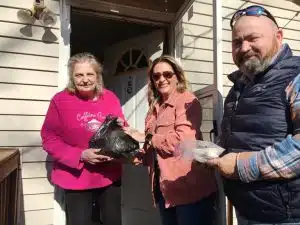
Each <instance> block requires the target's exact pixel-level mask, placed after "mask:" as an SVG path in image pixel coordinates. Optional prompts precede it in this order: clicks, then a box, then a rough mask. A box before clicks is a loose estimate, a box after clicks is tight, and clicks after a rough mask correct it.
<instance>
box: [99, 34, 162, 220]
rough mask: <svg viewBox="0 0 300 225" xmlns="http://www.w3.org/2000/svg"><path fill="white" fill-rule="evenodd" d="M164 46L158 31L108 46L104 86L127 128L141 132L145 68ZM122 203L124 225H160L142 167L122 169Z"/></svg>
mask: <svg viewBox="0 0 300 225" xmlns="http://www.w3.org/2000/svg"><path fill="white" fill-rule="evenodd" d="M163 45H164V31H163V30H162V29H157V30H155V31H153V32H150V33H148V34H144V35H141V36H138V37H135V38H132V39H128V40H124V41H122V42H119V43H117V44H115V45H113V46H109V47H108V48H107V50H106V51H105V54H104V65H105V73H106V74H105V76H104V83H105V84H106V86H107V87H108V89H110V90H112V91H114V93H115V94H116V95H117V96H118V97H119V99H120V102H121V105H122V108H123V112H124V115H125V118H126V120H127V121H128V123H129V124H130V126H131V127H134V128H136V129H138V130H139V131H141V132H144V121H145V117H146V114H147V111H148V100H147V82H148V78H147V69H148V65H149V62H150V61H152V60H154V59H155V58H157V57H159V56H160V55H161V54H162V53H163ZM122 201H123V221H124V222H123V224H128V225H135V224H136V225H140V224H143V225H159V224H160V218H159V215H158V212H157V210H156V209H155V208H154V207H153V204H152V197H151V188H150V183H149V179H148V171H147V169H146V168H145V167H142V166H141V167H138V166H131V165H125V166H124V174H123V182H122Z"/></svg>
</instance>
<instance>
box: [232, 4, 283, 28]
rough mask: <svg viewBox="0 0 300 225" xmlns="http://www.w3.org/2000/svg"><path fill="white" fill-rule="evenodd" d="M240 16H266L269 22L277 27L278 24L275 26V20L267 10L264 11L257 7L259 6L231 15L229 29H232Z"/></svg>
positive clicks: (262, 8)
mask: <svg viewBox="0 0 300 225" xmlns="http://www.w3.org/2000/svg"><path fill="white" fill-rule="evenodd" d="M242 16H266V17H268V18H269V19H270V20H272V21H273V22H274V23H275V24H276V26H277V27H278V24H277V22H276V20H275V18H274V17H273V16H272V14H271V13H270V12H269V11H268V10H266V9H265V8H264V7H262V6H259V5H252V6H249V7H247V8H245V9H241V10H238V11H236V12H235V13H234V14H233V16H232V18H231V20H230V27H231V29H232V28H233V25H234V23H235V22H236V21H237V20H238V19H239V18H241V17H242Z"/></svg>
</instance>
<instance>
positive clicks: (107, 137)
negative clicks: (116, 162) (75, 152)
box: [89, 115, 139, 159]
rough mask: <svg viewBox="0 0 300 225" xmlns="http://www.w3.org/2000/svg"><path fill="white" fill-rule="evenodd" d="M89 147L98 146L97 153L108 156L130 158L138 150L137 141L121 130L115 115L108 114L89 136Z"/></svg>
mask: <svg viewBox="0 0 300 225" xmlns="http://www.w3.org/2000/svg"><path fill="white" fill-rule="evenodd" d="M89 147H90V148H97V149H98V148H99V149H101V150H100V152H99V154H102V155H106V156H109V157H113V158H117V159H119V158H127V159H132V158H133V157H134V155H135V154H136V153H138V151H139V142H138V141H136V140H135V139H133V138H132V137H131V136H130V135H128V134H126V133H125V132H124V131H123V129H122V128H121V127H120V125H119V124H118V122H117V117H113V116H112V115H108V116H107V117H106V118H105V120H104V122H103V123H102V125H101V126H100V128H99V129H98V130H97V131H96V133H95V134H94V135H93V136H92V137H91V139H90V141H89Z"/></svg>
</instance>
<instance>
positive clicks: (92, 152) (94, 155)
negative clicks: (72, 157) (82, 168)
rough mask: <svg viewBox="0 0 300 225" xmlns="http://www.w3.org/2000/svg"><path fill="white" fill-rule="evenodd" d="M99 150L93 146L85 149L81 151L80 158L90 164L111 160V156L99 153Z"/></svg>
mask: <svg viewBox="0 0 300 225" xmlns="http://www.w3.org/2000/svg"><path fill="white" fill-rule="evenodd" d="M100 151H101V150H100V149H94V148H89V149H86V150H84V151H83V152H82V153H81V160H82V161H84V162H86V163H89V164H92V165H95V164H97V163H101V162H107V161H111V160H113V158H111V157H108V156H105V155H100V154H99V152H100Z"/></svg>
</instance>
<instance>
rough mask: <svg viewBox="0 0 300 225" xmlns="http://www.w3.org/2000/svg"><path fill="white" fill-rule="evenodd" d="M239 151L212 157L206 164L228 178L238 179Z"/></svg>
mask: <svg viewBox="0 0 300 225" xmlns="http://www.w3.org/2000/svg"><path fill="white" fill-rule="evenodd" d="M236 160H237V153H229V154H226V155H224V156H223V157H221V158H215V159H210V160H208V161H207V162H206V165H207V166H209V167H212V168H215V169H217V170H218V171H219V172H220V174H221V175H222V176H224V177H226V178H231V179H236V178H238V173H237V171H236Z"/></svg>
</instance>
